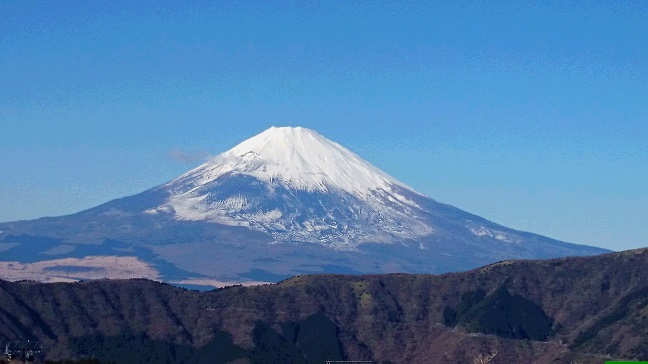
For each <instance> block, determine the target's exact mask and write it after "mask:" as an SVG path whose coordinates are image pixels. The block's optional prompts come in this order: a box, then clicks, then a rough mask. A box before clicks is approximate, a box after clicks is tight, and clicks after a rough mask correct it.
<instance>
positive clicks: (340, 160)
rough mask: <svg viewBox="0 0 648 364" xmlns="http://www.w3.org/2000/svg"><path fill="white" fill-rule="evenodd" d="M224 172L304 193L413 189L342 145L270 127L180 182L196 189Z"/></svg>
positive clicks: (310, 134)
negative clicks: (189, 183) (184, 181)
mask: <svg viewBox="0 0 648 364" xmlns="http://www.w3.org/2000/svg"><path fill="white" fill-rule="evenodd" d="M228 173H239V174H243V175H248V176H252V177H255V178H257V179H259V180H261V181H264V182H281V183H283V184H284V185H286V186H288V187H291V188H294V189H299V190H307V191H314V190H319V191H327V190H329V189H339V190H342V191H345V192H349V193H352V194H355V195H358V194H359V195H363V196H365V195H367V194H369V193H370V191H372V190H377V189H382V190H385V191H390V190H391V189H392V188H391V186H393V185H397V186H401V187H403V188H406V189H409V190H412V189H411V188H410V187H408V186H406V185H405V184H403V183H402V182H400V181H398V180H396V179H395V178H393V177H391V176H389V175H388V174H386V173H385V172H383V171H381V170H380V169H378V168H376V167H374V166H373V165H371V164H370V163H369V162H367V161H365V160H363V159H362V158H360V157H359V156H358V155H356V154H355V153H353V152H351V151H350V150H348V149H346V148H344V147H343V146H341V145H340V144H338V143H335V142H332V141H330V140H328V139H326V138H324V137H323V136H321V135H320V134H318V133H317V132H315V131H313V130H310V129H306V128H302V127H279V128H278V127H274V126H273V127H271V128H270V129H268V130H266V131H264V132H262V133H261V134H258V135H256V136H254V137H252V138H250V139H248V140H246V141H244V142H242V143H240V144H239V145H237V146H235V147H234V148H232V149H230V150H228V151H227V152H225V153H222V154H220V155H218V156H216V157H214V158H213V159H212V160H210V161H209V162H207V163H205V164H203V165H202V166H199V167H198V168H196V169H194V170H192V171H190V172H188V173H186V174H185V175H183V176H181V177H180V178H179V180H192V181H193V183H194V185H195V186H196V187H199V186H201V185H204V184H207V183H209V182H212V181H214V180H215V179H217V178H218V177H220V176H223V175H225V174H228ZM172 183H173V182H171V184H172ZM412 191H413V190H412ZM394 196H395V197H397V198H398V197H400V200H401V201H402V199H404V197H402V196H398V195H394ZM402 202H403V201H402Z"/></svg>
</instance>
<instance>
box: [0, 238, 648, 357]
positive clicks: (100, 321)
mask: <svg viewBox="0 0 648 364" xmlns="http://www.w3.org/2000/svg"><path fill="white" fill-rule="evenodd" d="M647 276H648V249H639V250H632V251H626V252H620V253H611V254H605V255H601V256H595V257H579V258H562V259H554V260H547V261H505V262H500V263H496V264H492V265H489V266H486V267H483V268H479V269H476V270H472V271H469V272H464V273H449V274H444V275H411V274H389V275H364V276H353V275H305V276H296V277H293V278H290V279H287V280H285V281H282V282H280V283H278V284H274V285H266V286H257V287H240V286H235V287H229V288H224V289H219V290H214V291H211V292H196V291H188V290H186V289H180V288H176V287H173V286H171V285H168V284H164V283H158V282H154V281H148V280H115V281H109V280H104V281H87V282H79V283H51V284H43V283H35V282H6V281H0V341H9V340H16V339H33V340H40V341H41V342H42V343H43V344H44V348H45V357H46V358H48V359H66V358H76V359H81V358H84V357H85V358H88V357H91V358H96V359H98V360H100V361H101V362H115V363H117V362H118V363H129V362H132V363H140V362H141V363H145V362H150V363H154V362H175V363H202V362H205V363H217V362H259V363H260V362H308V363H316V362H323V361H324V360H335V359H338V360H339V359H345V360H373V361H375V362H380V363H389V362H391V363H414V362H418V363H423V362H428V363H431V362H448V363H452V362H456V363H470V362H476V361H475V360H477V359H479V358H482V359H483V358H487V357H489V356H490V357H492V359H491V362H492V363H516V362H525V363H526V362H538V363H552V362H556V363H568V362H570V361H572V360H573V361H577V362H579V363H581V362H592V363H600V362H602V361H603V360H604V359H606V358H616V359H644V360H645V359H648V280H646V277H647Z"/></svg>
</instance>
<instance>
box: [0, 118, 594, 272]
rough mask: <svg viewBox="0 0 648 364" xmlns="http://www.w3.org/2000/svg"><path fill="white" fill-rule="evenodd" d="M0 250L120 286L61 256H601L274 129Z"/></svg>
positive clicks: (321, 268)
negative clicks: (475, 211) (444, 199)
mask: <svg viewBox="0 0 648 364" xmlns="http://www.w3.org/2000/svg"><path fill="white" fill-rule="evenodd" d="M0 250H1V251H2V260H3V261H5V262H7V261H16V262H21V263H32V264H33V263H35V262H39V265H38V267H43V266H44V267H45V268H42V269H41V268H38V269H41V270H40V271H39V270H38V269H37V268H35V267H36V266H33V265H28V266H26V267H27V268H25V271H30V272H31V271H35V272H32V275H30V276H28V277H25V278H31V277H33V276H38V275H39V274H41V275H44V276H47V275H49V276H47V277H46V278H50V279H61V280H67V279H79V278H83V277H84V272H83V270H87V271H88V278H95V277H97V276H101V275H102V274H104V275H106V276H108V277H112V276H113V275H111V274H117V273H118V272H115V270H114V269H112V270H111V269H106V268H105V267H104V268H102V267H96V269H94V270H92V267H88V264H85V263H83V262H81V263H78V265H77V266H66V265H65V264H64V263H61V261H62V259H63V260H64V258H76V259H80V260H83V259H86V258H87V257H89V256H93V257H96V256H117V257H124V258H128V259H136V260H137V263H136V264H135V265H136V266H138V267H139V268H138V269H133V271H134V272H127V273H123V274H122V275H121V276H124V275H125V276H131V277H138V276H142V277H150V278H153V277H155V276H156V273H151V269H152V270H154V271H155V272H157V275H158V276H159V277H161V279H163V280H166V281H176V282H207V284H212V283H209V282H214V280H221V281H223V280H224V281H249V280H257V281H275V282H276V281H278V280H280V279H283V278H286V277H289V276H292V275H295V274H302V273H318V272H327V273H387V272H410V273H441V272H449V271H461V270H466V269H471V268H475V267H478V266H480V265H484V264H488V263H492V262H495V261H500V260H505V259H545V258H554V257H563V256H577V255H595V254H600V253H603V252H606V250H604V249H600V248H595V247H589V246H583V245H575V244H568V243H565V242H561V241H556V240H553V239H550V238H547V237H543V236H540V235H536V234H532V233H527V232H521V231H516V230H513V229H509V228H506V227H504V226H501V225H498V224H495V223H492V222H490V221H487V220H485V219H483V218H481V217H479V216H476V215H472V214H470V213H467V212H465V211H462V210H460V209H457V208H455V207H452V206H450V205H446V204H442V203H439V202H437V201H435V200H433V199H431V198H429V197H426V196H424V195H422V194H420V193H418V192H416V191H414V190H413V189H411V188H409V187H408V186H406V185H405V184H403V183H402V182H399V181H398V180H396V179H395V178H393V177H391V176H389V175H387V174H386V173H385V172H383V171H381V170H379V169H378V168H376V167H374V166H373V165H371V164H370V163H368V162H366V161H364V160H363V159H362V158H360V157H359V156H358V155H356V154H354V153H353V152H351V151H349V150H348V149H346V148H344V147H342V146H341V145H339V144H337V143H335V142H332V141H330V140H328V139H326V138H324V137H323V136H321V135H319V134H318V133H316V132H315V131H312V130H309V129H305V128H299V127H296V128H293V127H281V128H276V127H272V128H270V129H268V130H266V131H264V132H262V133H261V134H259V135H257V136H255V137H253V138H251V139H248V140H246V141H244V142H242V143H240V144H239V145H237V146H235V147H234V148H232V149H231V150H229V151H227V152H225V153H222V154H220V155H218V156H216V157H214V158H212V159H211V160H210V161H208V162H207V163H205V164H203V165H201V166H199V167H197V168H195V169H193V170H191V171H189V172H187V173H186V174H184V175H182V176H180V177H178V178H176V179H174V180H173V181H170V182H169V183H166V184H164V185H161V186H158V187H155V188H152V189H150V190H147V191H145V192H142V193H140V194H137V195H134V196H130V197H125V198H121V199H117V200H114V201H111V202H108V203H106V204H103V205H101V206H98V207H95V208H92V209H89V210H86V211H82V212H79V213H76V214H73V215H68V216H61V217H53V218H42V219H38V220H32V221H18V222H9V223H2V224H0ZM93 259H95V260H96V261H97V258H93ZM50 260H51V261H52V262H49V261H50ZM42 261H48V262H45V263H43V262H42ZM125 264H131V263H130V261H129V262H128V263H122V264H121V265H125ZM79 266H81V267H79ZM41 271H42V272H41ZM136 271H141V272H146V273H141V274H140V275H138V273H137V272H136ZM39 272H41V273H39Z"/></svg>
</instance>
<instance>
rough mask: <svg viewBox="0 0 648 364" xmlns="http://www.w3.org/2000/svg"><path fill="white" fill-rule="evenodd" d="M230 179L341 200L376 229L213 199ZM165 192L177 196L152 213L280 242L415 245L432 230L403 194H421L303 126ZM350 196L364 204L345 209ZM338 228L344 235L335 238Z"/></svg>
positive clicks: (233, 154) (254, 142) (268, 137)
mask: <svg viewBox="0 0 648 364" xmlns="http://www.w3.org/2000/svg"><path fill="white" fill-rule="evenodd" d="M228 175H245V176H250V177H253V178H255V179H257V180H259V181H260V182H261V183H263V184H264V185H265V187H266V188H267V189H268V191H269V193H272V191H273V189H274V188H275V187H276V186H278V185H282V186H283V187H285V188H287V189H289V190H301V191H307V192H320V193H325V194H327V195H332V196H333V195H334V196H342V197H341V199H340V203H341V204H342V207H343V208H347V209H349V211H350V212H351V213H352V214H355V216H356V219H357V222H358V223H359V222H360V221H373V222H374V223H373V224H374V225H367V224H365V225H364V226H362V227H361V228H360V227H358V226H359V225H358V223H350V225H349V226H346V225H345V223H344V222H337V221H332V220H333V219H332V216H330V215H326V216H310V217H309V218H307V219H306V220H302V221H301V223H296V222H295V221H294V220H295V216H296V215H295V214H282V213H281V212H280V211H279V210H276V209H273V210H263V209H260V208H259V207H258V206H257V205H255V204H251V203H250V202H249V201H248V198H247V197H246V196H242V195H240V194H234V195H232V196H229V197H226V198H225V199H218V198H215V197H211V196H210V193H209V188H212V186H217V185H218V183H219V182H217V180H218V179H219V178H220V177H223V176H228ZM397 187H398V188H397ZM166 188H167V189H168V191H170V193H171V196H170V197H169V199H168V200H167V202H166V203H165V204H163V205H161V206H159V207H157V208H156V209H152V210H147V211H146V213H148V214H151V213H157V212H170V211H173V212H174V213H175V216H176V218H177V219H180V220H206V221H213V222H218V223H222V224H227V225H237V226H246V227H249V228H252V229H256V230H260V231H265V232H271V234H272V235H273V236H274V237H275V238H276V239H278V240H296V241H312V242H321V243H326V244H330V245H334V246H336V247H337V248H338V249H347V248H348V247H349V244H351V245H355V244H357V243H359V242H362V241H373V242H392V241H394V239H395V237H397V238H398V239H411V238H416V237H420V236H425V235H429V234H431V233H433V232H434V228H433V227H431V226H428V225H427V224H425V223H424V222H422V221H421V220H419V218H418V216H417V215H420V214H421V213H424V210H423V209H422V208H421V207H420V206H418V205H417V204H416V203H415V202H414V201H412V200H410V199H409V198H407V197H406V196H404V195H403V194H401V193H399V188H400V189H401V190H409V191H410V192H412V193H413V194H418V193H417V192H416V191H414V190H412V189H411V188H409V187H408V186H406V185H405V184H403V183H402V182H400V181H398V180H396V179H395V178H393V177H391V176H389V175H388V174H386V173H385V172H383V171H381V170H380V169H378V168H376V167H374V166H373V165H371V164H370V163H369V162H367V161H365V160H363V159H362V158H360V157H359V156H358V155H356V154H355V153H353V152H351V151H350V150H348V149H346V148H344V147H342V146H341V145H340V144H337V143H335V142H332V141H330V140H328V139H326V138H324V137H323V136H321V135H320V134H318V133H316V132H315V131H313V130H310V129H306V128H301V127H280V128H278V127H271V128H270V129H268V130H266V131H264V132H262V133H261V134H259V135H256V136H254V137H252V138H250V139H248V140H246V141H244V142H242V143H240V144H238V145H237V146H235V147H234V148H232V149H230V150H228V151H226V152H224V153H222V154H220V155H218V156H216V157H214V158H213V159H211V160H210V161H209V162H207V163H205V164H203V165H201V166H199V167H197V168H195V169H193V170H191V171H189V172H187V173H185V174H184V175H182V176H180V177H178V178H177V179H175V180H173V181H171V182H169V183H168V184H167V185H166ZM344 196H353V197H354V198H356V199H357V200H359V201H361V202H362V204H359V205H353V206H351V205H344V204H345V203H348V202H347V201H349V198H348V197H344ZM296 213H297V212H296ZM376 222H379V223H378V224H377V225H378V226H375V223H376ZM338 223H341V224H342V225H341V226H342V227H343V228H344V229H345V231H344V233H334V232H332V231H335V230H336V228H337V227H338ZM351 225H353V226H356V227H355V228H353V229H352V228H351ZM347 228H348V229H347ZM322 231H327V232H326V233H322ZM322 234H324V235H322ZM325 234H329V235H325Z"/></svg>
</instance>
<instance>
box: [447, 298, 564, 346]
mask: <svg viewBox="0 0 648 364" xmlns="http://www.w3.org/2000/svg"><path fill="white" fill-rule="evenodd" d="M443 320H444V323H445V324H446V325H448V326H454V325H455V324H457V323H458V324H460V325H462V326H464V327H465V328H466V329H468V330H469V331H472V332H481V333H485V334H493V335H497V336H501V337H507V338H511V339H526V340H547V338H548V337H549V334H551V325H552V320H551V318H549V317H548V316H547V315H546V314H545V312H544V311H543V310H542V308H541V307H539V306H538V305H536V304H535V303H534V302H533V301H531V300H528V299H526V298H524V297H522V296H520V295H511V294H510V293H509V291H508V290H507V289H506V286H501V287H500V288H498V289H496V290H495V291H494V292H493V293H491V294H490V295H488V296H486V292H485V291H484V290H482V289H479V290H477V291H475V292H466V293H464V294H463V295H462V296H461V303H460V304H459V307H458V308H457V310H454V309H452V308H451V307H449V306H446V308H445V309H444V310H443Z"/></svg>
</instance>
